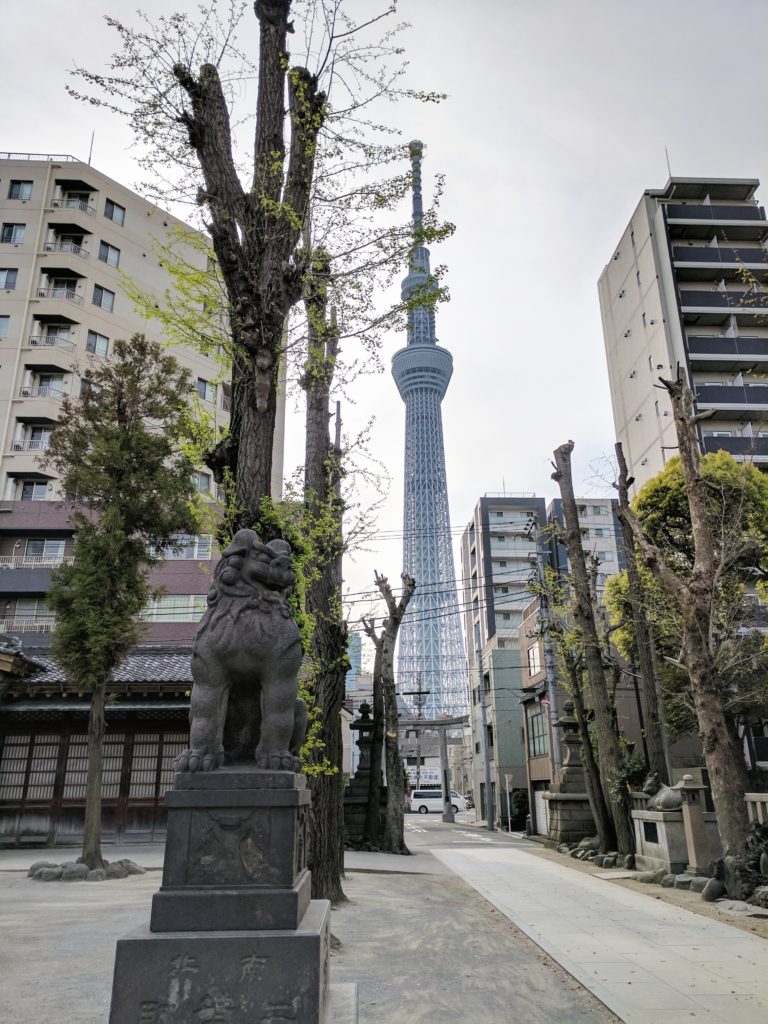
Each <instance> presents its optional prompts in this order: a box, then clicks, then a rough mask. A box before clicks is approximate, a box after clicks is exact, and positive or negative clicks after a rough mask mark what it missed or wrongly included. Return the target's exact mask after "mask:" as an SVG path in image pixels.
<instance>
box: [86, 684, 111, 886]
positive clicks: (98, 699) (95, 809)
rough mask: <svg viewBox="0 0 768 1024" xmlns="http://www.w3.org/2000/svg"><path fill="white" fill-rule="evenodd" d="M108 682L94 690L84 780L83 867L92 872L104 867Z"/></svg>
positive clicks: (95, 687)
mask: <svg viewBox="0 0 768 1024" xmlns="http://www.w3.org/2000/svg"><path fill="white" fill-rule="evenodd" d="M106 688H107V684H106V681H102V682H101V683H99V684H97V685H96V686H94V688H93V692H92V694H91V710H90V714H89V716H88V769H87V774H86V780H85V828H84V832H83V853H82V860H83V864H86V865H87V866H88V867H89V868H90V869H91V870H92V871H93V870H94V869H96V868H103V867H104V858H103V857H102V855H101V779H102V774H103V768H104V731H105V726H106V718H105V708H104V705H105V696H106Z"/></svg>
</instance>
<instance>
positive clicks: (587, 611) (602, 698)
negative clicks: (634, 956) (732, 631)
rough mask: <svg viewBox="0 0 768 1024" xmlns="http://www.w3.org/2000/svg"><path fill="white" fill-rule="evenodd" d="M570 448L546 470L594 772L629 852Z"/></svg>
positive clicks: (622, 848) (622, 847)
mask: <svg viewBox="0 0 768 1024" xmlns="http://www.w3.org/2000/svg"><path fill="white" fill-rule="evenodd" d="M573 448H574V444H573V441H569V442H568V443H567V444H563V445H560V447H559V448H556V449H555V452H554V457H555V472H554V473H553V474H552V479H553V480H555V481H556V482H557V484H558V486H559V488H560V495H561V498H562V501H563V517H564V519H565V531H564V535H563V539H564V542H565V546H566V550H567V552H568V559H569V561H570V563H571V580H572V586H573V616H574V619H575V621H576V625H577V626H578V628H579V631H580V633H581V638H582V643H583V648H584V661H585V665H586V673H587V679H588V681H589V695H590V702H591V705H592V709H593V711H594V716H595V729H596V732H597V756H598V761H599V765H600V776H601V780H602V785H603V788H604V791H605V795H606V802H607V803H608V806H609V808H610V811H611V817H612V819H613V825H614V829H615V832H616V843H617V847H618V850H619V852H620V853H633V852H634V848H635V843H634V834H633V831H632V825H631V821H630V814H629V794H628V791H627V788H626V786H625V785H624V784H623V781H622V775H623V773H622V757H621V748H620V745H619V736H618V730H617V729H616V724H615V718H614V714H613V705H612V702H611V698H610V695H609V693H608V686H607V684H606V679H605V669H604V667H603V656H602V651H601V643H600V638H599V636H598V631H597V625H596V622H595V611H594V606H593V602H592V595H591V590H590V582H589V577H588V574H587V564H586V559H585V557H584V549H583V548H582V540H581V529H580V526H579V516H578V511H577V508H576V496H575V494H574V490H573V478H572V474H571V453H572V452H573Z"/></svg>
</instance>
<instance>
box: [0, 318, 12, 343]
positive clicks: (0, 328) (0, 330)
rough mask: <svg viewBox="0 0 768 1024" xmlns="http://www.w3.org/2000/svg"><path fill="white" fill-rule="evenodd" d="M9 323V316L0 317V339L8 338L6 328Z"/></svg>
mask: <svg viewBox="0 0 768 1024" xmlns="http://www.w3.org/2000/svg"><path fill="white" fill-rule="evenodd" d="M10 322H11V318H10V317H9V316H0V338H7V337H8V327H9V325H10Z"/></svg>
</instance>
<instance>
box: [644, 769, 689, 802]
mask: <svg viewBox="0 0 768 1024" xmlns="http://www.w3.org/2000/svg"><path fill="white" fill-rule="evenodd" d="M643 792H644V793H645V794H646V795H647V797H648V802H647V803H646V805H645V809H646V811H679V810H680V808H681V807H682V806H683V794H682V793H681V792H680V790H679V789H673V788H672V787H671V786H667V785H665V784H664V783H663V782H662V781H661V780H660V779H659V773H658V772H651V773H650V775H648V776H646V779H645V782H644V783H643Z"/></svg>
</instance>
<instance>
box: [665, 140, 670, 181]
mask: <svg viewBox="0 0 768 1024" xmlns="http://www.w3.org/2000/svg"><path fill="white" fill-rule="evenodd" d="M664 156H665V157H666V158H667V171H668V172H669V176H670V178H671V177H672V168H671V167H670V166H669V150H668V149H667V147H666V146H665V147H664Z"/></svg>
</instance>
